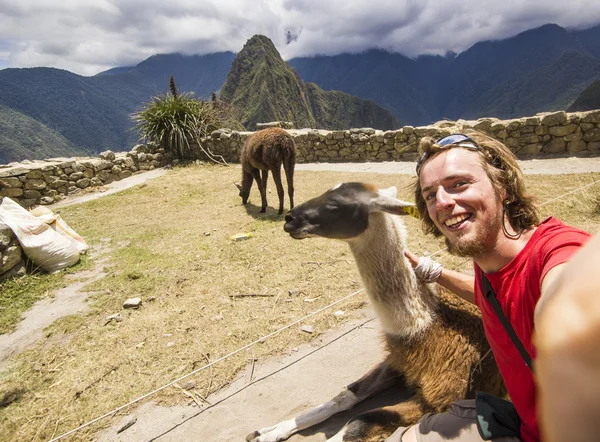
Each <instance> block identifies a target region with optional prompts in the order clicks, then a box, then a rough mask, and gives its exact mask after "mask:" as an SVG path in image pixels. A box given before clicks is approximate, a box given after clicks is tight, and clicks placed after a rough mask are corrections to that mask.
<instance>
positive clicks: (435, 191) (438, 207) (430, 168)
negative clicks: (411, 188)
mask: <svg viewBox="0 0 600 442" xmlns="http://www.w3.org/2000/svg"><path fill="white" fill-rule="evenodd" d="M419 180H420V184H421V189H422V196H423V198H424V199H425V202H426V203H427V212H428V213H429V217H430V218H431V219H432V221H433V222H434V224H435V225H436V226H437V228H438V229H439V230H440V232H442V234H443V235H444V236H445V238H446V245H447V246H448V249H449V251H450V252H451V253H453V254H455V255H459V256H470V257H477V256H480V255H482V254H485V253H487V252H490V251H492V250H493V249H494V247H495V245H496V242H497V241H498V239H499V238H501V236H502V217H503V212H502V198H499V196H498V195H496V192H495V191H494V188H493V186H492V182H491V181H490V179H489V177H488V176H487V174H486V172H485V170H484V168H483V166H482V165H481V162H480V156H479V154H478V153H476V152H473V151H470V150H467V149H462V148H452V149H448V150H447V151H444V152H442V153H440V154H438V155H437V156H436V157H434V158H432V159H430V160H428V161H426V162H425V164H424V165H423V166H422V168H421V173H420V175H419Z"/></svg>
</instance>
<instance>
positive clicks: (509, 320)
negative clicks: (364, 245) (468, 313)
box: [388, 132, 590, 442]
mask: <svg viewBox="0 0 600 442" xmlns="http://www.w3.org/2000/svg"><path fill="white" fill-rule="evenodd" d="M420 151H421V156H420V157H419V160H418V161H417V176H418V180H417V183H416V185H415V200H416V203H417V207H418V209H419V213H420V215H421V218H422V220H423V227H424V230H425V232H426V233H430V234H433V235H434V236H436V237H441V236H443V237H444V238H445V241H446V245H447V247H448V250H449V251H450V253H452V254H455V255H458V256H465V257H471V258H472V259H473V262H474V267H475V276H474V277H473V276H471V275H466V274H462V273H458V272H454V271H452V270H448V269H443V270H442V271H441V273H440V272H437V274H439V277H438V279H437V282H438V283H439V284H440V285H442V286H444V287H446V288H448V289H450V290H452V291H454V292H455V293H457V294H458V295H459V296H461V297H463V298H465V299H466V300H468V301H470V302H474V303H475V304H477V305H478V307H479V308H480V310H481V312H482V318H483V323H484V328H485V332H486V336H487V338H488V340H489V342H490V346H491V348H492V352H493V354H494V357H495V359H496V361H497V363H498V366H499V368H500V371H501V373H502V376H503V378H504V381H505V384H506V386H507V389H508V392H509V394H510V397H511V400H512V404H511V403H510V402H507V401H503V400H501V399H499V398H494V397H491V396H489V395H485V394H478V397H477V399H474V400H467V401H458V402H456V403H455V404H454V405H453V406H452V407H451V409H450V410H449V411H448V412H447V413H443V414H439V415H425V416H424V417H423V418H422V419H421V421H420V422H419V423H418V424H417V425H415V426H412V427H409V428H401V429H399V430H398V431H396V433H394V435H393V436H392V437H390V438H389V439H388V441H389V442H392V441H402V442H412V441H446V440H453V441H481V440H495V441H524V442H534V441H539V440H541V436H540V430H539V427H538V419H537V410H536V386H535V378H534V374H533V370H532V365H533V364H532V362H531V360H532V359H535V356H536V350H535V347H534V345H533V343H532V339H533V334H534V330H535V321H534V316H535V314H536V309H537V310H539V308H540V306H541V305H542V304H543V303H544V302H545V297H544V295H545V294H546V293H547V292H548V291H549V290H548V288H549V287H550V286H551V285H552V282H553V281H554V280H555V279H556V278H557V276H558V275H559V274H560V272H561V271H562V270H563V268H564V266H565V265H566V263H567V261H569V259H570V258H571V257H572V256H573V254H575V253H576V252H577V251H578V250H579V249H580V248H581V247H582V245H583V244H584V243H585V242H586V241H587V240H588V239H589V237H590V235H589V234H588V233H586V232H584V231H582V230H579V229H576V228H573V227H570V226H567V225H565V224H563V223H562V222H560V221H559V220H557V219H555V218H552V217H550V218H547V219H545V220H543V221H541V222H540V220H539V217H538V213H537V210H536V207H535V205H534V204H533V200H532V198H531V197H530V196H529V195H528V194H527V193H526V191H525V185H524V180H523V174H522V172H521V170H520V168H519V166H518V164H517V161H516V158H515V156H514V154H513V153H512V152H511V151H510V150H509V149H508V148H507V147H506V146H504V145H503V144H502V143H500V142H499V141H497V140H494V139H492V138H490V137H487V136H485V135H483V134H481V133H478V132H470V133H467V134H455V135H450V136H448V137H445V138H442V139H440V140H437V141H434V140H433V139H431V138H425V139H423V140H422V141H421V145H420ZM407 257H408V258H409V260H410V261H411V262H412V264H413V265H414V266H415V267H416V266H417V264H418V263H419V259H418V257H416V256H414V255H412V254H411V253H409V252H407ZM417 273H418V269H417ZM478 422H479V425H478Z"/></svg>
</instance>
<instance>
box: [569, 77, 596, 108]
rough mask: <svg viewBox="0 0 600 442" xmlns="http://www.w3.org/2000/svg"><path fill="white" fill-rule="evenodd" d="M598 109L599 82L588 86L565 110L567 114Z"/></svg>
mask: <svg viewBox="0 0 600 442" xmlns="http://www.w3.org/2000/svg"><path fill="white" fill-rule="evenodd" d="M594 109H600V80H598V81H594V82H593V83H592V84H590V85H589V86H588V87H587V88H586V89H585V90H584V91H583V92H582V93H581V94H579V97H577V99H576V100H575V101H574V102H573V104H572V105H571V106H569V108H568V109H567V111H568V112H581V111H588V110H594Z"/></svg>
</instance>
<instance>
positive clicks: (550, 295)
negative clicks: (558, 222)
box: [534, 232, 600, 442]
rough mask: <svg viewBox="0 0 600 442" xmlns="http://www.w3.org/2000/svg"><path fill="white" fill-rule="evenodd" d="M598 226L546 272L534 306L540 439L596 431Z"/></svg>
mask: <svg viewBox="0 0 600 442" xmlns="http://www.w3.org/2000/svg"><path fill="white" fill-rule="evenodd" d="M599 292H600V232H599V233H598V234H596V236H594V237H593V238H592V239H590V240H589V241H588V242H587V243H586V244H585V246H584V247H582V248H581V250H579V251H578V252H577V253H576V254H575V255H574V256H573V258H572V259H571V260H570V261H569V262H568V263H566V264H562V265H560V266H556V267H555V268H553V269H552V270H551V271H550V272H548V274H547V276H546V278H544V282H543V284H542V297H541V298H540V302H538V305H537V307H536V312H535V328H536V331H535V337H534V342H535V345H536V350H537V357H536V360H535V373H536V380H537V383H538V404H539V413H540V424H541V428H542V432H543V436H544V440H545V441H548V442H559V441H566V440H572V441H587V440H597V438H598V435H599V434H600V419H599V417H600V411H599V410H600V293H599Z"/></svg>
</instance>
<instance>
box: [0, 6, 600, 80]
mask: <svg viewBox="0 0 600 442" xmlns="http://www.w3.org/2000/svg"><path fill="white" fill-rule="evenodd" d="M546 23H556V24H558V25H560V26H563V27H565V28H569V29H584V28H587V27H590V26H593V25H596V24H599V23H600V1H598V0H593V1H590V0H570V1H565V0H502V1H498V0H491V1H490V0H461V1H453V0H252V1H249V0H214V1H211V0H169V1H165V0H0V69H2V68H6V67H33V66H51V67H56V68H61V69H67V70H69V71H72V72H75V73H77V74H81V75H94V74H96V73H98V72H100V71H103V70H105V69H108V68H111V67H115V66H129V65H135V64H137V63H139V62H140V61H142V60H144V59H146V58H148V57H149V56H151V55H153V54H157V53H170V52H182V53H186V54H207V53H211V52H218V51H232V52H238V51H239V50H240V49H241V48H242V46H243V45H244V43H245V42H246V40H248V39H249V38H250V37H252V35H254V34H263V35H266V36H268V37H269V38H271V40H273V42H274V43H275V46H276V47H277V49H278V50H279V52H280V53H281V55H282V57H283V58H284V59H289V58H292V57H297V56H310V55H315V54H325V55H333V54H339V53H342V52H360V51H362V50H365V49H368V48H374V47H377V48H381V49H386V50H389V51H392V52H400V53H402V54H404V55H407V56H410V57H414V56H417V55H420V54H445V53H446V52H447V51H454V52H457V53H460V52H461V51H463V50H465V49H468V48H469V47H470V46H472V45H473V44H474V43H476V42H477V41H481V40H490V39H502V38H507V37H512V36H514V35H516V34H518V33H519V32H522V31H524V30H527V29H531V28H535V27H538V26H541V25H543V24H546Z"/></svg>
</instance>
